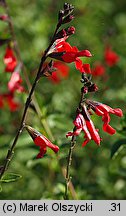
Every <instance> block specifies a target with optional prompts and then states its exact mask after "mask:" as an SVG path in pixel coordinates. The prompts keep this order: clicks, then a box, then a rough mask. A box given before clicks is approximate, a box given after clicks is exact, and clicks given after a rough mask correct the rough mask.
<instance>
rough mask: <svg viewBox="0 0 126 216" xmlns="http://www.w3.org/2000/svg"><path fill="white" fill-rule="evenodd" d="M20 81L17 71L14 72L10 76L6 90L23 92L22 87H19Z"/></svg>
mask: <svg viewBox="0 0 126 216" xmlns="http://www.w3.org/2000/svg"><path fill="white" fill-rule="evenodd" d="M21 83H22V79H21V77H20V73H19V72H18V71H14V72H13V73H12V75H11V78H10V81H9V82H8V89H9V90H10V91H11V92H14V91H16V90H18V91H19V92H23V91H24V87H23V86H21Z"/></svg>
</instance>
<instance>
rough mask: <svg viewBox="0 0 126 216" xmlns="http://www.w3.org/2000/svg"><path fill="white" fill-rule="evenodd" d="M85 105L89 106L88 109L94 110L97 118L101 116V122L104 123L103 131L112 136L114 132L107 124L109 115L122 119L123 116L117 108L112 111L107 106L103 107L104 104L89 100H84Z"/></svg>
mask: <svg viewBox="0 0 126 216" xmlns="http://www.w3.org/2000/svg"><path fill="white" fill-rule="evenodd" d="M86 103H87V104H88V105H90V107H91V108H92V109H93V110H94V112H95V113H96V114H97V115H98V116H102V121H103V122H104V124H103V130H104V131H105V132H107V133H109V134H111V135H113V134H114V133H115V132H116V130H115V129H114V128H112V127H111V126H110V125H109V122H110V115H109V113H110V114H114V115H116V116H119V117H122V116H123V112H122V110H121V109H119V108H116V109H113V108H111V107H109V106H108V105H105V104H102V103H99V102H96V101H91V100H86Z"/></svg>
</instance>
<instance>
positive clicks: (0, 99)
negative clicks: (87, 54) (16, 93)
mask: <svg viewBox="0 0 126 216" xmlns="http://www.w3.org/2000/svg"><path fill="white" fill-rule="evenodd" d="M3 106H4V103H3V96H2V95H0V108H3Z"/></svg>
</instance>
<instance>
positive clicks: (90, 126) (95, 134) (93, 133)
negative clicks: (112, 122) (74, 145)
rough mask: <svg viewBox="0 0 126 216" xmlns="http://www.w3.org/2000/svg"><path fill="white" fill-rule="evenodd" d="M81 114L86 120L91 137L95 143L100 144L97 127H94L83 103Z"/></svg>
mask: <svg viewBox="0 0 126 216" xmlns="http://www.w3.org/2000/svg"><path fill="white" fill-rule="evenodd" d="M83 115H84V118H85V121H86V126H87V128H88V130H89V131H90V134H91V139H92V140H94V141H95V143H96V144H97V145H100V141H101V138H100V136H99V134H98V129H96V128H95V126H94V124H93V122H92V120H91V118H90V115H89V112H88V111H87V108H86V106H85V105H83Z"/></svg>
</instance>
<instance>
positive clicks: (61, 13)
mask: <svg viewBox="0 0 126 216" xmlns="http://www.w3.org/2000/svg"><path fill="white" fill-rule="evenodd" d="M63 16H64V11H63V10H60V11H59V14H58V20H60V19H61V18H62V17H63Z"/></svg>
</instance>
